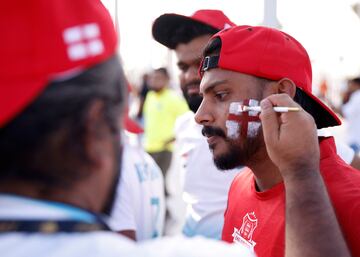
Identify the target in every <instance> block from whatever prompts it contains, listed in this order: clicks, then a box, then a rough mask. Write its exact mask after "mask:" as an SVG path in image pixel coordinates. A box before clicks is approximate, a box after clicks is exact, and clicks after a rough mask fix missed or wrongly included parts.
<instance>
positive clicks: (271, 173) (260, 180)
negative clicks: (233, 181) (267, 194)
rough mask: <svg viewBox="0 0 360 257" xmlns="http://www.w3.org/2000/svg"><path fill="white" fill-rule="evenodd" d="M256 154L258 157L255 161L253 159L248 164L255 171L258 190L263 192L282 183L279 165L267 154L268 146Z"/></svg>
mask: <svg viewBox="0 0 360 257" xmlns="http://www.w3.org/2000/svg"><path fill="white" fill-rule="evenodd" d="M256 156H257V157H258V158H256V157H255V158H254V159H255V161H252V162H251V163H249V164H248V165H247V166H248V167H249V168H250V169H251V170H252V172H253V173H254V176H255V182H256V186H257V190H258V191H260V192H263V191H266V190H269V189H271V188H272V187H273V186H275V185H276V184H278V183H280V182H281V181H282V176H281V174H280V171H279V169H278V167H277V166H275V164H274V163H273V162H272V161H271V159H270V158H269V156H268V155H267V152H266V148H262V149H261V150H260V151H259V153H257V154H256Z"/></svg>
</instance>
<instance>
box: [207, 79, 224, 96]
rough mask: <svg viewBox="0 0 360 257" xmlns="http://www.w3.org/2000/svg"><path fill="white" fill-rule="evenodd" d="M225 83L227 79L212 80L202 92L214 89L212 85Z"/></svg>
mask: <svg viewBox="0 0 360 257" xmlns="http://www.w3.org/2000/svg"><path fill="white" fill-rule="evenodd" d="M225 83H227V80H226V79H224V80H218V81H214V82H212V83H210V85H209V86H208V87H207V88H206V89H205V90H204V93H205V94H206V93H209V92H210V91H211V90H213V89H214V87H217V86H219V85H222V84H225Z"/></svg>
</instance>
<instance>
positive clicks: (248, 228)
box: [232, 212, 258, 251]
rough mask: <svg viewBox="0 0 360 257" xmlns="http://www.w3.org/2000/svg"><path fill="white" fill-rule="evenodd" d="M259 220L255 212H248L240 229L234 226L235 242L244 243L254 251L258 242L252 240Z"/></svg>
mask: <svg viewBox="0 0 360 257" xmlns="http://www.w3.org/2000/svg"><path fill="white" fill-rule="evenodd" d="M257 224H258V220H257V218H256V216H255V213H254V212H249V213H247V214H246V215H245V216H244V218H243V222H242V225H241V228H240V229H237V228H235V227H234V233H233V234H232V236H233V238H234V239H233V242H235V243H242V244H245V245H246V246H248V247H249V248H250V249H251V250H253V251H254V247H255V245H256V242H254V241H253V240H252V236H253V234H254V231H255V229H256V227H257Z"/></svg>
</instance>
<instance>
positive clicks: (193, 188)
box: [152, 10, 239, 239]
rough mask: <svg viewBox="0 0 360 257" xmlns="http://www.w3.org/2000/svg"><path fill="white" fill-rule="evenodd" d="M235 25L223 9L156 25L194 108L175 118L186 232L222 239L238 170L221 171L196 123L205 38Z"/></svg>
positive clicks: (175, 17)
mask: <svg viewBox="0 0 360 257" xmlns="http://www.w3.org/2000/svg"><path fill="white" fill-rule="evenodd" d="M231 26H235V24H234V23H233V22H232V21H230V20H229V18H228V17H227V16H226V15H225V14H224V13H223V12H222V11H219V10H198V11H196V12H195V13H194V14H193V15H191V16H183V15H178V14H174V13H169V14H164V15H161V16H160V17H158V18H157V19H156V20H155V22H154V24H153V27H152V33H153V37H154V39H155V40H156V41H158V42H159V43H161V44H163V45H165V46H166V47H168V48H169V49H173V50H175V53H176V56H177V58H178V62H177V64H178V67H179V69H180V85H181V89H182V92H183V95H184V97H185V99H186V101H187V103H188V105H189V108H190V110H191V111H189V112H187V113H185V114H184V115H182V116H181V117H179V118H178V119H177V121H176V126H175V136H176V147H175V149H176V150H177V153H179V154H178V155H180V157H179V158H178V159H180V163H179V164H178V165H175V166H176V167H177V169H180V170H183V172H179V173H180V174H184V176H185V177H184V188H183V191H184V193H183V199H184V201H185V203H186V205H187V206H186V218H185V225H184V227H183V233H184V235H186V236H195V235H202V236H205V237H209V238H216V239H220V237H221V230H222V226H223V222H224V211H225V208H226V202H227V193H228V190H229V187H230V183H231V181H232V180H233V178H234V177H235V175H236V174H237V173H238V172H239V169H234V170H231V171H230V170H229V171H227V172H226V173H223V172H220V171H219V170H218V169H217V168H216V167H215V165H214V163H213V161H212V157H211V152H210V151H209V149H208V146H207V143H206V140H205V139H204V137H203V136H202V134H201V126H199V125H198V124H196V123H195V120H194V113H195V112H196V111H197V109H198V107H199V105H200V103H201V100H202V97H201V96H200V95H199V85H200V76H199V75H198V68H199V64H200V61H201V53H202V50H203V48H204V47H205V45H206V43H207V41H208V40H209V39H210V37H211V36H212V35H213V34H215V33H216V32H218V31H220V30H222V29H224V28H228V27H231Z"/></svg>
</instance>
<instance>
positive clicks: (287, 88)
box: [277, 78, 296, 98]
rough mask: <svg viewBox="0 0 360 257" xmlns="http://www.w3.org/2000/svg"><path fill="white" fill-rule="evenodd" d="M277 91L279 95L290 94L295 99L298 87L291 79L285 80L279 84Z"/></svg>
mask: <svg viewBox="0 0 360 257" xmlns="http://www.w3.org/2000/svg"><path fill="white" fill-rule="evenodd" d="M277 90H278V93H279V94H288V95H289V96H290V97H291V98H294V97H295V93H296V85H295V83H294V82H293V81H292V80H291V79H288V78H283V79H281V80H279V81H278V82H277Z"/></svg>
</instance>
